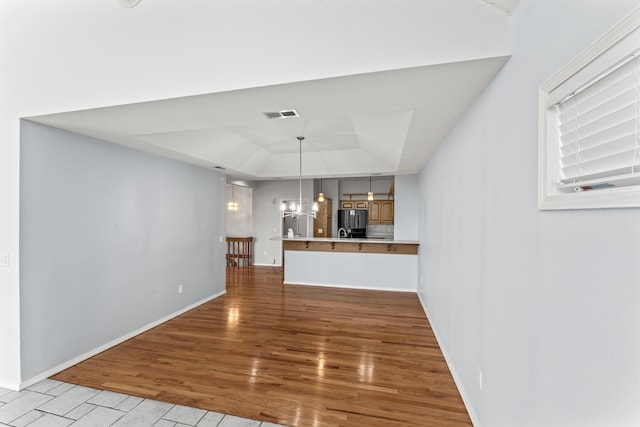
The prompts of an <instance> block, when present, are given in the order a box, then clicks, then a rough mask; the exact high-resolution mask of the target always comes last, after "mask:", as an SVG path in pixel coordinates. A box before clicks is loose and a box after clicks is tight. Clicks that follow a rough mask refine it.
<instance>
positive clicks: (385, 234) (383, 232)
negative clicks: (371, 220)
mask: <svg viewBox="0 0 640 427" xmlns="http://www.w3.org/2000/svg"><path fill="white" fill-rule="evenodd" d="M367 237H380V238H385V239H393V225H389V224H369V225H367Z"/></svg>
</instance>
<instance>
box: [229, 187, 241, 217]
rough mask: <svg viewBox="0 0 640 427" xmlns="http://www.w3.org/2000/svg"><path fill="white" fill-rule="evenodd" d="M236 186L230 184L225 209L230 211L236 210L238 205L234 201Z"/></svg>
mask: <svg viewBox="0 0 640 427" xmlns="http://www.w3.org/2000/svg"><path fill="white" fill-rule="evenodd" d="M235 189H236V186H235V185H233V184H231V200H230V201H229V203H227V209H229V210H230V211H237V210H238V207H240V205H239V204H238V202H236V191H235Z"/></svg>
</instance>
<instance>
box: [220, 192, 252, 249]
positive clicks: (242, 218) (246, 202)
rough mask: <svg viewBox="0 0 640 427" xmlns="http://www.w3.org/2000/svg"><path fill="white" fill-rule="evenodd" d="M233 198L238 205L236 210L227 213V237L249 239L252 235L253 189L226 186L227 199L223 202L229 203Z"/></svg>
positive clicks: (227, 210)
mask: <svg viewBox="0 0 640 427" xmlns="http://www.w3.org/2000/svg"><path fill="white" fill-rule="evenodd" d="M232 187H233V188H232ZM232 196H235V201H236V202H237V203H238V210H236V211H230V210H229V209H226V212H227V236H230V237H249V236H252V235H253V223H252V222H253V189H252V188H251V187H244V186H241V185H234V186H232V185H229V184H227V198H226V202H225V207H226V206H227V205H226V203H229V202H230V201H231V200H232Z"/></svg>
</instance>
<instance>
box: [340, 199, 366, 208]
mask: <svg viewBox="0 0 640 427" xmlns="http://www.w3.org/2000/svg"><path fill="white" fill-rule="evenodd" d="M340 209H369V202H367V201H366V200H343V201H341V202H340Z"/></svg>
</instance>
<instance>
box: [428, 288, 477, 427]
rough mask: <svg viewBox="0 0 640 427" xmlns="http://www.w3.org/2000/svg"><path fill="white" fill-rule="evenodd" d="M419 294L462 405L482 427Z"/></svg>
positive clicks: (475, 422) (470, 416) (474, 421)
mask: <svg viewBox="0 0 640 427" xmlns="http://www.w3.org/2000/svg"><path fill="white" fill-rule="evenodd" d="M417 294H418V299H419V300H420V304H421V305H422V310H423V311H424V314H425V315H426V316H427V320H428V321H429V324H430V325H431V330H432V331H433V334H434V335H435V337H436V341H438V347H440V351H442V355H443V356H444V360H445V361H446V362H447V366H448V367H449V371H451V376H452V377H453V381H454V382H455V383H456V387H457V388H458V391H459V392H460V397H462V403H464V406H465V408H467V412H468V413H469V418H471V423H472V424H473V425H474V426H475V427H481V424H480V420H479V419H478V416H477V415H476V413H475V411H474V410H473V406H472V405H471V400H470V399H469V396H468V395H467V392H466V391H465V389H464V387H463V386H462V381H461V380H460V376H459V375H458V373H457V372H456V369H455V367H454V366H453V365H452V364H451V363H449V361H450V360H451V359H450V358H449V356H448V355H447V349H446V348H444V346H443V345H442V343H443V341H442V340H441V339H440V334H438V329H436V327H435V325H434V323H433V322H432V321H431V318H430V317H429V312H428V311H427V305H426V304H425V303H424V301H423V300H422V295H420V292H417Z"/></svg>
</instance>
